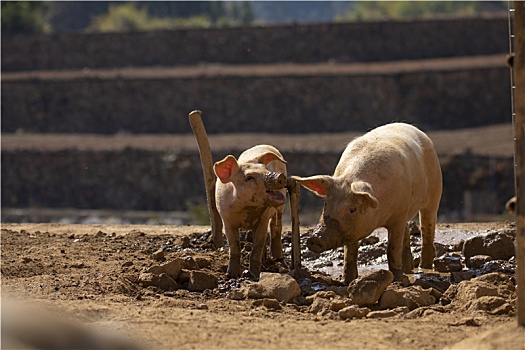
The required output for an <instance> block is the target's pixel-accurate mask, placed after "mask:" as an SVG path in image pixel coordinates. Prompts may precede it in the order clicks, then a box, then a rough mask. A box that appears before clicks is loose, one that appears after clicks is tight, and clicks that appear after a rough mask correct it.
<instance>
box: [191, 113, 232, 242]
mask: <svg viewBox="0 0 525 350" xmlns="http://www.w3.org/2000/svg"><path fill="white" fill-rule="evenodd" d="M201 114H202V112H201V111H192V112H190V115H189V116H188V118H189V120H190V125H191V129H192V130H193V133H194V134H195V138H196V139H197V144H198V145H199V154H200V157H201V165H202V173H203V175H204V187H205V188H206V200H207V203H208V211H209V212H210V221H211V233H212V240H213V245H214V246H215V248H222V247H223V246H224V239H223V237H222V219H221V216H220V214H219V211H218V210H217V204H216V203H215V181H216V179H215V174H214V172H213V161H212V157H211V149H210V143H209V141H208V135H207V134H206V129H205V128H204V124H203V123H202V118H201Z"/></svg>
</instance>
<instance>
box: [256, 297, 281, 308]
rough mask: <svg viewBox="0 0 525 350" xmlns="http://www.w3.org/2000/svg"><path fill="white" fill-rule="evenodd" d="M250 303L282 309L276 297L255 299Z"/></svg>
mask: <svg viewBox="0 0 525 350" xmlns="http://www.w3.org/2000/svg"><path fill="white" fill-rule="evenodd" d="M252 305H253V306H255V307H259V306H264V307H265V308H267V309H270V310H282V309H283V307H282V306H281V304H280V303H279V301H278V300H276V299H268V298H264V299H259V300H255V301H254V302H253V304H252Z"/></svg>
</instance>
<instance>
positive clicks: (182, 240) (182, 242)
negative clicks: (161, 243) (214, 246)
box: [173, 236, 191, 249]
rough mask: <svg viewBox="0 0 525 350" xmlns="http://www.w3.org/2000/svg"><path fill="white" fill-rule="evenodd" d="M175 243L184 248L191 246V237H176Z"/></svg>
mask: <svg viewBox="0 0 525 350" xmlns="http://www.w3.org/2000/svg"><path fill="white" fill-rule="evenodd" d="M173 243H175V245H178V246H179V247H181V248H182V249H185V248H190V247H191V241H190V237H188V236H177V237H175V241H174V242H173Z"/></svg>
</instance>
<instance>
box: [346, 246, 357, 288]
mask: <svg viewBox="0 0 525 350" xmlns="http://www.w3.org/2000/svg"><path fill="white" fill-rule="evenodd" d="M358 251H359V242H354V243H349V244H345V245H344V254H345V255H344V265H343V278H344V283H345V284H349V283H350V282H352V281H353V280H355V279H356V278H357V254H358Z"/></svg>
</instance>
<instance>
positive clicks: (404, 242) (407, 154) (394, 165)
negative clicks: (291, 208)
mask: <svg viewBox="0 0 525 350" xmlns="http://www.w3.org/2000/svg"><path fill="white" fill-rule="evenodd" d="M293 178H294V179H295V180H297V181H298V182H299V183H300V184H301V185H302V186H304V187H305V188H307V189H308V190H310V191H312V192H313V193H315V194H316V195H318V196H320V197H323V198H324V200H325V204H324V208H323V212H322V215H321V219H320V222H319V224H318V225H317V226H316V228H315V232H314V236H312V237H311V238H310V239H309V240H308V241H307V245H308V247H309V249H310V250H312V251H314V252H318V253H320V252H323V251H325V250H328V249H333V248H337V247H340V246H344V280H345V283H349V282H351V281H352V280H354V279H355V278H356V277H357V252H358V247H359V240H360V239H363V238H365V237H367V236H368V235H370V234H371V233H372V232H373V231H374V230H375V229H376V228H378V227H385V228H386V229H387V230H388V247H387V258H388V267H389V269H390V271H392V273H394V277H395V279H396V280H402V279H404V276H403V272H405V273H410V272H411V271H412V268H413V266H412V265H413V261H412V254H411V251H410V236H409V230H408V225H407V222H408V221H409V220H410V219H412V218H413V217H414V216H415V215H416V214H417V213H418V212H419V218H420V224H421V233H422V241H423V242H422V251H421V265H420V266H421V267H422V268H426V269H430V268H432V264H433V259H434V257H435V249H434V232H435V226H436V221H437V211H438V207H439V201H440V199H441V191H442V176H441V168H440V165H439V160H438V156H437V154H436V151H435V149H434V145H433V143H432V141H431V140H430V138H428V136H427V135H425V134H424V133H423V132H422V131H420V130H419V129H417V128H416V127H414V126H412V125H409V124H405V123H393V124H388V125H384V126H381V127H378V128H376V129H374V130H372V131H370V132H369V133H367V134H365V135H363V136H361V137H358V138H356V139H355V140H353V141H352V142H350V143H349V144H348V146H347V147H346V149H345V150H344V152H343V154H342V156H341V159H340V160H339V163H338V164H337V167H336V169H335V172H334V175H333V176H328V175H317V176H311V177H304V178H302V177H295V176H294V177H293Z"/></svg>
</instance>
